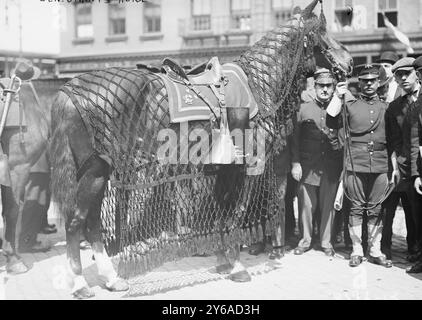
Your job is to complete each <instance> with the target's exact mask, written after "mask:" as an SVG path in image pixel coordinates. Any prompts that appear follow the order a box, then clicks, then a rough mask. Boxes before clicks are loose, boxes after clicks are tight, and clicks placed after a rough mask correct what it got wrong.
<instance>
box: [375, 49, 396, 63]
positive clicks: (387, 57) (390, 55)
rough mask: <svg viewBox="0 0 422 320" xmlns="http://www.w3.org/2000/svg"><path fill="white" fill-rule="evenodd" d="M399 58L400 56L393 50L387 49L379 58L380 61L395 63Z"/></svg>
mask: <svg viewBox="0 0 422 320" xmlns="http://www.w3.org/2000/svg"><path fill="white" fill-rule="evenodd" d="M398 60H399V56H398V55H397V54H396V53H395V52H392V51H386V52H383V53H382V54H381V57H380V59H379V60H378V62H379V63H382V62H388V63H391V64H395V63H396V62H397V61H398Z"/></svg>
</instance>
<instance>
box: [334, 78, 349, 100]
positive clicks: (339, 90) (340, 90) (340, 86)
mask: <svg viewBox="0 0 422 320" xmlns="http://www.w3.org/2000/svg"><path fill="white" fill-rule="evenodd" d="M348 91H349V90H348V89H347V82H339V83H337V86H336V95H337V97H339V98H340V99H341V98H343V96H344V95H345V94H346V93H347V92H348Z"/></svg>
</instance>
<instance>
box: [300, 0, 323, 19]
mask: <svg viewBox="0 0 422 320" xmlns="http://www.w3.org/2000/svg"><path fill="white" fill-rule="evenodd" d="M320 1H321V2H322V0H313V1H312V2H311V4H310V5H309V6H307V7H306V8H305V9H304V10H303V11H302V18H303V19H304V20H307V19H309V18H311V16H312V12H313V11H314V9H315V7H316V5H317V4H318V2H320Z"/></svg>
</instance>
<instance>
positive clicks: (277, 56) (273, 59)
mask: <svg viewBox="0 0 422 320" xmlns="http://www.w3.org/2000/svg"><path fill="white" fill-rule="evenodd" d="M300 26H301V20H300V19H299V17H297V16H296V17H295V18H293V19H291V20H290V21H289V22H288V23H287V24H286V25H285V26H283V27H279V28H276V29H274V30H272V31H270V32H268V33H267V34H266V35H265V36H264V37H263V38H262V39H261V40H259V41H258V42H257V43H256V44H255V45H253V46H252V47H251V48H250V49H249V50H247V51H245V53H244V54H243V55H242V56H241V57H240V59H239V62H240V64H241V66H242V68H243V70H244V71H245V73H246V74H247V75H251V74H254V76H252V77H251V76H249V81H250V84H251V86H252V88H253V89H255V90H258V91H260V92H259V94H258V95H259V96H260V99H261V101H263V102H264V103H271V101H274V98H275V95H276V94H277V91H278V90H279V89H280V88H279V86H280V84H279V82H280V81H286V80H287V79H282V77H281V76H282V75H281V74H280V70H281V69H282V64H283V63H284V64H287V62H286V61H282V60H281V59H282V57H281V55H282V52H285V53H286V56H287V54H288V53H289V51H290V50H292V48H290V47H289V46H287V44H288V43H289V42H290V41H291V37H292V36H293V33H295V32H296V31H297V29H298V28H299V27H300ZM289 67H292V66H289ZM274 80H277V81H274Z"/></svg>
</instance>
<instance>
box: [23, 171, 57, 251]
mask: <svg viewBox="0 0 422 320" xmlns="http://www.w3.org/2000/svg"><path fill="white" fill-rule="evenodd" d="M49 184H50V174H49V173H41V172H31V173H30V175H29V182H28V184H27V186H26V190H25V200H24V201H25V202H24V207H23V212H22V222H21V233H20V237H19V248H30V247H32V246H33V245H34V244H35V242H36V241H37V234H38V233H40V231H41V229H42V228H43V227H44V223H45V219H46V218H47V211H48V208H49V206H50V197H51V194H50V185H49Z"/></svg>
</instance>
